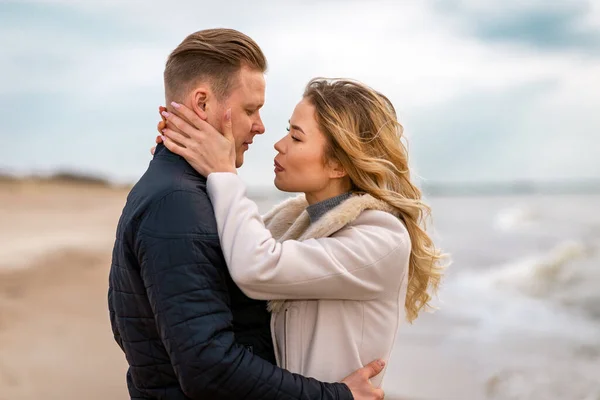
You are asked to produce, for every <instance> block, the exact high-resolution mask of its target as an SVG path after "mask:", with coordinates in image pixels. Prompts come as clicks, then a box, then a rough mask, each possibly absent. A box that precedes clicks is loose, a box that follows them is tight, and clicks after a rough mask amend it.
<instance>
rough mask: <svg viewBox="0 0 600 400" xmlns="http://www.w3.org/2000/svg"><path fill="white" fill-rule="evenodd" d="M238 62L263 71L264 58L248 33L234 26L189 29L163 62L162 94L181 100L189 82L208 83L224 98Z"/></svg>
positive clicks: (265, 60) (189, 87)
mask: <svg viewBox="0 0 600 400" xmlns="http://www.w3.org/2000/svg"><path fill="white" fill-rule="evenodd" d="M242 66H246V67H249V68H250V69H253V70H256V71H260V72H263V73H264V72H266V70H267V59H266V58H265V55H264V54H263V52H262V50H261V49H260V47H259V46H258V44H256V42H255V41H254V40H252V39H251V38H250V37H248V36H246V35H244V34H243V33H241V32H238V31H236V30H234V29H222V28H218V29H206V30H202V31H198V32H195V33H192V34H191V35H189V36H188V37H186V38H185V39H184V40H183V42H181V44H180V45H179V46H177V48H176V49H175V50H173V52H172V53H171V54H170V55H169V58H168V60H167V64H166V66H165V72H164V80H165V95H166V97H167V99H168V100H174V99H178V101H182V100H181V97H182V96H184V95H185V94H186V93H187V92H188V91H189V90H191V89H192V87H193V85H196V84H198V82H200V81H206V82H208V83H210V84H211V88H212V90H213V91H214V92H215V95H216V96H217V98H219V99H223V98H226V97H227V96H228V95H229V93H230V90H231V88H232V87H233V86H234V84H235V80H236V79H237V73H238V72H239V70H240V69H241V68H242Z"/></svg>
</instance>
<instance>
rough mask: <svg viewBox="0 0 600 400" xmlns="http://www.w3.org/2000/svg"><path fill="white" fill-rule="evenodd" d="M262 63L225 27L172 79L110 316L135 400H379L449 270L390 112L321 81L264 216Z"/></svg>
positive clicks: (310, 91)
mask: <svg viewBox="0 0 600 400" xmlns="http://www.w3.org/2000/svg"><path fill="white" fill-rule="evenodd" d="M266 69H267V62H266V59H265V56H264V54H263V52H262V51H261V49H260V47H259V46H258V45H257V44H256V43H255V42H254V41H253V40H252V39H251V38H249V37H248V36H246V35H244V34H242V33H240V32H238V31H235V30H231V29H210V30H204V31H199V32H196V33H193V34H191V35H189V36H188V37H187V38H186V39H185V40H184V41H183V42H182V43H181V44H180V45H179V46H178V47H177V48H176V49H175V50H174V51H173V52H172V53H171V54H170V56H169V58H168V61H167V63H166V67H165V72H164V83H165V98H166V105H167V107H164V108H161V114H162V118H163V121H161V122H160V123H159V130H160V131H161V135H160V136H159V137H158V138H157V143H158V144H157V146H156V148H155V149H153V153H154V158H153V160H152V161H151V162H150V165H149V167H148V170H147V171H146V173H145V174H144V175H143V176H142V177H141V179H140V180H139V181H138V182H137V184H136V185H135V186H134V188H133V189H132V190H131V192H130V193H129V196H128V198H127V203H126V205H125V208H124V210H123V214H122V216H121V218H120V220H119V223H118V227H117V233H116V241H115V246H114V250H113V259H112V266H111V271H110V278H109V292H108V303H109V310H110V319H111V324H112V329H113V333H114V337H115V340H116V341H117V343H118V345H119V346H120V347H121V349H122V350H123V352H124V353H125V356H126V358H127V361H128V364H129V369H128V371H127V385H128V389H129V394H130V397H131V398H132V399H173V400H176V399H290V400H291V399H309V400H310V399H332V400H333V399H340V400H341V399H344V400H345V399H356V400H363V399H382V398H383V397H384V392H383V390H382V388H381V386H382V381H383V378H384V375H385V371H386V368H385V367H386V361H387V360H388V359H389V356H390V353H391V351H392V347H393V345H394V340H395V337H396V333H397V331H398V329H399V328H400V327H401V326H402V324H403V323H405V322H406V321H408V322H412V321H413V320H414V319H415V318H417V316H418V314H419V312H421V311H422V310H423V309H425V308H427V307H428V306H429V302H430V300H431V296H432V294H433V293H434V292H435V290H436V289H437V288H438V285H439V283H440V279H441V276H442V272H443V268H444V267H443V265H442V263H441V260H442V254H441V253H440V251H439V250H438V249H436V248H435V246H434V244H433V242H432V240H431V238H430V237H429V235H428V234H427V232H426V231H425V228H424V225H423V220H424V218H425V217H426V215H427V214H428V211H429V209H428V207H427V206H426V205H425V204H424V203H423V202H422V200H421V193H420V191H419V189H418V188H417V187H416V186H415V185H414V184H413V183H412V182H411V178H410V171H409V166H408V158H407V157H408V156H407V150H406V147H405V146H404V145H403V143H402V140H401V139H402V126H401V125H400V123H399V122H398V120H397V116H396V112H395V110H394V107H393V105H392V104H391V102H390V101H389V100H388V99H387V98H386V97H385V96H384V95H383V94H381V93H378V92H376V91H375V90H373V89H371V88H369V87H368V86H366V85H364V84H361V83H358V82H355V81H351V80H331V79H313V80H312V81H310V82H309V83H308V85H307V86H306V89H305V91H304V93H303V95H302V96H301V100H300V102H299V103H298V104H297V105H296V107H295V109H294V111H293V113H292V115H291V118H290V122H289V126H288V129H287V132H285V135H283V137H282V138H281V140H279V141H278V142H277V143H276V145H275V149H276V150H277V156H276V157H275V160H274V168H275V186H276V187H277V188H278V189H279V190H281V191H285V192H291V193H302V194H301V195H297V196H296V197H292V198H290V199H288V200H286V201H284V202H283V203H281V204H279V205H277V206H275V207H274V208H273V209H272V210H270V211H269V212H268V213H267V214H266V215H260V214H259V212H258V208H257V206H256V204H255V203H254V202H253V201H252V200H250V199H249V198H248V197H247V196H246V188H245V185H244V183H243V182H242V180H241V179H240V178H239V177H238V175H237V174H236V169H237V168H239V167H241V166H242V164H243V161H244V153H245V152H246V151H247V150H248V149H249V147H250V146H251V144H252V142H253V140H254V139H255V138H256V137H257V136H259V135H262V134H263V133H264V132H265V127H264V125H263V122H262V120H261V117H260V110H261V107H262V106H263V103H264V98H265V79H264V74H265V72H266Z"/></svg>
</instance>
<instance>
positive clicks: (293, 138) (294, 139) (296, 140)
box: [292, 136, 300, 142]
mask: <svg viewBox="0 0 600 400" xmlns="http://www.w3.org/2000/svg"><path fill="white" fill-rule="evenodd" d="M292 140H293V141H294V142H299V141H300V139H296V137H295V136H292Z"/></svg>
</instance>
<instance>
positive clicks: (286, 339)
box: [283, 308, 290, 368]
mask: <svg viewBox="0 0 600 400" xmlns="http://www.w3.org/2000/svg"><path fill="white" fill-rule="evenodd" d="M287 312H288V309H287V308H286V309H285V313H284V315H283V337H284V341H283V354H284V359H285V367H284V368H289V366H290V363H289V361H288V359H287V348H288V342H287V341H288V334H287Z"/></svg>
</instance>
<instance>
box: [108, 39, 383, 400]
mask: <svg viewBox="0 0 600 400" xmlns="http://www.w3.org/2000/svg"><path fill="white" fill-rule="evenodd" d="M265 70H266V60H265V57H264V55H263V53H262V51H261V50H260V48H259V47H258V45H257V44H256V43H255V42H254V41H253V40H252V39H250V38H249V37H247V36H246V35H243V34H241V33H240V32H237V31H234V30H227V29H212V30H205V31H200V32H197V33H194V34H192V35H190V36H188V37H187V38H186V39H185V40H184V41H183V42H182V43H181V44H180V45H179V46H178V47H177V48H176V49H175V50H174V51H173V52H172V53H171V55H170V56H169V59H168V61H167V64H166V68H165V73H164V77H165V96H166V100H167V104H170V103H171V102H172V101H176V102H178V103H183V104H185V105H187V106H188V107H190V108H191V109H192V110H194V111H195V112H196V113H197V114H198V115H200V116H201V117H202V118H203V119H205V120H207V121H208V122H209V123H211V124H212V125H213V126H215V127H216V128H217V129H221V128H222V119H221V116H222V115H223V114H224V112H225V110H226V109H231V111H230V114H229V115H230V118H231V121H232V122H233V126H234V132H233V134H234V136H235V142H236V164H237V167H240V166H241V165H242V163H243V160H244V152H245V151H246V150H247V149H248V147H249V145H250V144H251V143H252V140H253V138H254V136H255V135H259V134H262V133H264V130H265V128H264V126H263V123H262V121H261V118H260V112H259V110H260V108H261V107H262V105H263V102H264V93H265V81H264V72H265ZM108 301H109V308H110V318H111V324H112V328H113V333H114V336H115V339H116V341H117V343H118V344H119V346H120V347H121V348H122V349H123V351H124V353H125V355H126V358H127V361H128V363H129V370H128V372H127V385H128V388H129V394H130V396H131V398H132V399H133V398H135V399H169V400H176V399H236V400H237V399H261V400H267V399H352V398H355V399H379V398H383V391H381V390H379V389H374V388H373V387H372V386H371V384H370V382H369V378H370V377H372V376H374V375H376V374H378V373H379V372H380V371H381V369H382V365H381V364H380V363H377V362H373V363H371V364H369V365H367V366H366V367H365V368H362V369H360V370H358V371H357V372H355V373H354V374H352V375H350V376H349V377H348V378H346V379H345V380H344V382H343V383H323V382H319V381H317V380H315V379H310V378H305V377H302V376H300V375H297V374H292V373H290V372H288V371H285V370H282V369H280V368H277V367H276V366H275V365H273V364H274V362H275V361H274V352H273V347H272V346H273V345H272V342H271V337H270V332H269V314H268V312H267V310H266V304H265V303H264V302H262V301H256V300H252V299H249V298H248V297H246V296H245V295H244V294H243V293H242V292H241V291H240V290H239V288H237V287H236V286H235V284H234V283H233V281H232V280H231V277H230V276H229V273H228V271H227V266H226V264H225V261H224V259H223V255H222V253H221V249H220V245H219V237H218V234H217V226H216V222H215V218H214V215H213V210H212V206H211V204H210V201H209V199H208V196H207V194H206V179H205V178H204V177H202V176H200V175H199V174H198V173H196V172H195V171H194V169H193V168H192V167H191V166H190V165H189V164H188V163H187V162H186V161H185V160H184V159H183V158H181V157H179V156H177V155H175V154H173V153H171V152H169V151H168V150H167V149H166V148H165V147H164V146H162V145H159V146H158V147H157V149H156V153H155V156H154V159H153V160H152V162H151V163H150V166H149V168H148V170H147V171H146V173H145V174H144V176H143V177H142V178H141V179H140V180H139V182H138V183H137V184H136V185H135V187H134V188H133V189H132V191H131V192H130V194H129V196H128V198H127V204H126V205H125V208H124V210H123V214H122V216H121V219H120V220H119V224H118V227H117V237H116V242H115V246H114V250H113V261H112V266H111V272H110V287H109V293H108Z"/></svg>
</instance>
